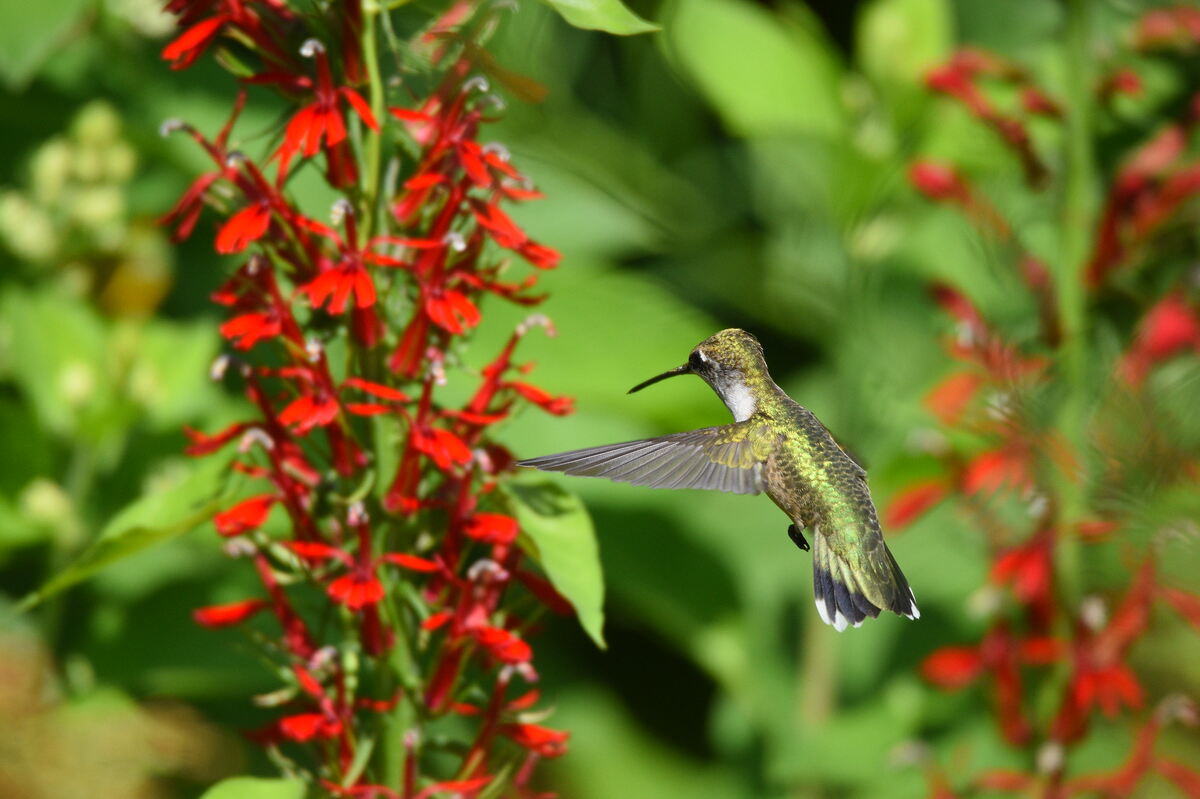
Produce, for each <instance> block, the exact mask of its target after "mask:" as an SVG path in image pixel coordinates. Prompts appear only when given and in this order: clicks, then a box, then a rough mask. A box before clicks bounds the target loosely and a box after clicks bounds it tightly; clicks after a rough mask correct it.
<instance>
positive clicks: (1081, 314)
mask: <svg viewBox="0 0 1200 799" xmlns="http://www.w3.org/2000/svg"><path fill="white" fill-rule="evenodd" d="M1091 31H1092V27H1091V0H1069V1H1068V3H1067V21H1066V37H1065V44H1064V48H1063V56H1064V59H1065V61H1066V63H1065V67H1066V91H1067V96H1066V101H1067V102H1066V142H1065V147H1066V149H1065V152H1064V161H1065V170H1066V171H1065V175H1064V182H1065V185H1064V189H1063V207H1062V219H1061V227H1062V237H1061V239H1060V258H1059V263H1058V270H1057V271H1058V275H1057V277H1058V280H1057V284H1058V285H1057V289H1058V310H1059V316H1060V318H1061V319H1062V323H1063V339H1062V350H1061V364H1062V369H1063V370H1062V377H1063V378H1064V380H1065V382H1066V388H1067V395H1066V397H1065V399H1064V403H1063V406H1062V409H1061V416H1060V418H1059V420H1058V421H1059V429H1060V430H1061V431H1062V432H1063V433H1064V435H1065V436H1066V438H1067V441H1068V442H1069V443H1070V445H1071V448H1072V450H1073V451H1074V452H1075V453H1076V454H1077V455H1078V456H1079V458H1080V460H1081V461H1084V460H1086V445H1087V424H1086V420H1087V411H1088V404H1089V401H1088V386H1087V360H1088V346H1087V318H1086V312H1087V308H1086V299H1087V298H1086V296H1085V293H1084V270H1085V268H1086V265H1087V257H1088V251H1089V246H1090V242H1091V236H1092V231H1093V228H1094V225H1093V220H1094V216H1095V196H1096V194H1095V188H1096V174H1095V164H1094V160H1093V151H1092V124H1091V123H1092V106H1093V89H1094V72H1093V69H1092V52H1091ZM1058 489H1059V491H1060V500H1061V507H1062V513H1063V517H1064V518H1065V519H1067V520H1070V519H1077V518H1079V516H1080V515H1082V510H1083V495H1082V492H1081V491H1080V483H1079V481H1078V480H1077V479H1072V478H1071V477H1070V476H1067V477H1064V478H1062V479H1060V480H1059V481H1058ZM1059 542H1060V546H1059V565H1060V567H1061V568H1060V575H1061V577H1062V583H1061V588H1062V590H1063V594H1064V599H1066V600H1067V601H1068V603H1069V606H1072V607H1073V606H1075V605H1076V604H1077V603H1078V600H1079V595H1080V592H1081V586H1080V584H1079V575H1080V566H1081V563H1080V552H1079V544H1078V541H1076V540H1075V539H1074V537H1073V536H1061V537H1060V538H1059Z"/></svg>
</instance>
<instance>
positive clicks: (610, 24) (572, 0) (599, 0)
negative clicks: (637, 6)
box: [545, 0, 659, 36]
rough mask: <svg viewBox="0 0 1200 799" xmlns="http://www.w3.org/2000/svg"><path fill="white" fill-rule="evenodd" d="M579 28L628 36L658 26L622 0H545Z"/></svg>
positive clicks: (652, 29) (648, 30)
mask: <svg viewBox="0 0 1200 799" xmlns="http://www.w3.org/2000/svg"><path fill="white" fill-rule="evenodd" d="M545 2H546V4H547V5H549V6H550V7H551V8H553V9H554V10H555V11H557V12H558V13H559V14H561V15H562V18H563V19H565V20H566V21H567V22H568V23H570V24H571V25H574V26H575V27H576V28H586V29H588V30H597V31H604V32H606V33H615V34H617V35H618V36H629V35H631V34H635V33H650V32H651V31H656V30H658V29H659V27H658V26H657V25H655V24H654V23H653V22H647V21H646V20H644V19H642V18H641V17H639V16H638V15H637V14H635V13H633V12H632V11H630V10H629V9H628V8H626V7H625V6H624V5H622V4H621V0H545Z"/></svg>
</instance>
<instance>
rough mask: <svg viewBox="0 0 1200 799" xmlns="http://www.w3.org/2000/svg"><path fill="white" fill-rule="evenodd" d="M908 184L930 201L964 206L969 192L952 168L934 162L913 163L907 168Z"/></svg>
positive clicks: (968, 199) (968, 198)
mask: <svg viewBox="0 0 1200 799" xmlns="http://www.w3.org/2000/svg"><path fill="white" fill-rule="evenodd" d="M908 182H909V183H911V184H912V185H913V187H914V188H915V189H916V190H917V191H919V192H921V193H922V194H924V195H925V196H926V197H928V198H929V199H931V200H935V201H938V202H947V201H952V202H956V203H960V204H963V205H966V204H968V203H969V201H970V197H971V190H970V188H968V186H967V183H966V181H965V180H963V178H962V177H961V176H960V175H959V174H958V173H957V172H956V171H955V170H954V168H953V167H950V166H946V165H945V164H939V163H936V162H934V161H925V160H922V161H914V162H913V163H912V165H911V166H909V168H908Z"/></svg>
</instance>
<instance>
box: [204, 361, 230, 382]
mask: <svg viewBox="0 0 1200 799" xmlns="http://www.w3.org/2000/svg"><path fill="white" fill-rule="evenodd" d="M228 370H229V356H228V355H218V356H217V357H216V359H215V360H214V361H213V362H212V366H210V367H208V379H209V380H212V381H213V382H214V383H218V382H220V381H221V380H224V379H225V372H226V371H228Z"/></svg>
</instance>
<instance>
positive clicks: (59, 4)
mask: <svg viewBox="0 0 1200 799" xmlns="http://www.w3.org/2000/svg"><path fill="white" fill-rule="evenodd" d="M91 5H92V4H91V3H90V2H88V0H47V2H40V3H5V4H4V6H3V8H4V10H3V11H0V79H2V80H3V81H4V83H5V84H7V85H8V88H9V89H11V90H13V91H14V92H15V91H18V90H20V89H21V88H23V87H24V86H25V85H26V84H27V83H28V82H29V81H30V80H32V79H33V77H34V76H35V75H36V74H37V72H38V69H39V68H40V67H41V66H42V64H44V63H45V62H46V61H47V60H49V59H50V57H51V56H52V55H54V53H55V52H56V50H57V49H58V48H59V47H60V46H62V45H63V44H64V41H63V40H64V39H65V38H66V36H67V34H68V33H69V32H70V31H71V29H72V28H74V27H75V26H76V25H77V24H78V22H79V18H80V17H81V16H82V15H83V14H84V13H85V12H86V11H87V10H88V8H89V6H91Z"/></svg>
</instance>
